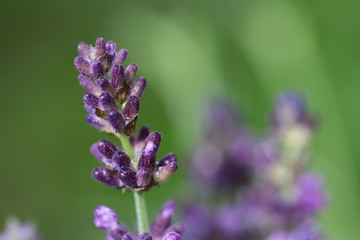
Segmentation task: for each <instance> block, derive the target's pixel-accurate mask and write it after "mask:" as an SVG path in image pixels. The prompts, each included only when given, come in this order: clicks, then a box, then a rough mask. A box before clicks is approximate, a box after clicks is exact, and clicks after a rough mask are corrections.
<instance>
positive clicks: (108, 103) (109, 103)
mask: <svg viewBox="0 0 360 240" xmlns="http://www.w3.org/2000/svg"><path fill="white" fill-rule="evenodd" d="M100 104H101V107H102V108H103V109H104V110H106V111H110V110H111V109H116V108H117V105H116V102H115V99H114V98H113V97H111V96H110V94H108V93H102V94H101V95H100Z"/></svg>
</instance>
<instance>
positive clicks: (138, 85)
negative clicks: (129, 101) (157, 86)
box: [130, 77, 147, 98]
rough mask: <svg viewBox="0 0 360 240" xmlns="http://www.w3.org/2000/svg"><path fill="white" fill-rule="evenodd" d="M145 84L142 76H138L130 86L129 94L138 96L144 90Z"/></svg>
mask: <svg viewBox="0 0 360 240" xmlns="http://www.w3.org/2000/svg"><path fill="white" fill-rule="evenodd" d="M146 84H147V82H146V79H145V78H144V77H139V78H138V79H137V80H136V82H135V83H134V85H133V86H132V88H131V92H130V95H131V96H135V97H138V98H140V97H141V96H142V94H143V93H144V91H145V87H146Z"/></svg>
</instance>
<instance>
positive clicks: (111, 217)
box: [94, 201, 184, 240]
mask: <svg viewBox="0 0 360 240" xmlns="http://www.w3.org/2000/svg"><path fill="white" fill-rule="evenodd" d="M174 212H175V202H174V201H168V202H166V203H165V204H164V206H163V208H162V210H161V211H160V212H159V213H158V215H157V216H156V218H155V221H154V222H153V224H152V225H151V228H150V231H149V232H145V233H142V234H141V235H140V236H138V237H137V236H135V235H133V234H132V233H131V232H130V231H129V230H128V229H127V228H126V226H125V225H124V224H123V223H121V222H119V221H118V216H117V214H116V213H115V212H114V211H113V210H112V209H110V208H108V207H105V206H99V207H97V208H96V209H95V212H94V223H95V225H96V227H98V228H99V229H101V230H106V231H107V238H106V239H107V240H181V239H182V237H181V235H182V234H183V232H184V227H183V226H182V225H181V224H175V225H171V222H172V217H173V215H174Z"/></svg>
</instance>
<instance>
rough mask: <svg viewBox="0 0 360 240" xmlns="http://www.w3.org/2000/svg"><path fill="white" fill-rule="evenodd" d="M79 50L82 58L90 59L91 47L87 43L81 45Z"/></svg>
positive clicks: (78, 47)
mask: <svg viewBox="0 0 360 240" xmlns="http://www.w3.org/2000/svg"><path fill="white" fill-rule="evenodd" d="M77 50H78V52H79V54H80V56H81V57H82V58H84V59H88V58H89V56H88V51H89V45H87V44H86V43H83V42H81V43H79V44H78V46H77Z"/></svg>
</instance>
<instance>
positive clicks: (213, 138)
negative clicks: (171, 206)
mask: <svg viewBox="0 0 360 240" xmlns="http://www.w3.org/2000/svg"><path fill="white" fill-rule="evenodd" d="M271 119H272V121H271V130H272V131H271V134H270V135H266V136H264V137H261V138H259V137H255V136H252V135H251V134H250V133H249V131H244V129H246V127H244V126H243V125H240V124H239V123H238V122H239V119H238V118H237V114H236V113H235V111H234V108H232V107H229V106H228V105H226V104H224V103H223V102H220V103H217V104H214V103H213V104H212V108H211V111H210V114H208V117H207V119H206V120H207V121H206V122H208V125H207V134H206V135H205V136H206V137H205V139H204V140H203V141H202V143H201V145H200V146H199V147H198V148H197V150H196V151H195V154H194V157H193V164H192V166H191V168H190V171H191V172H192V174H193V175H195V176H196V178H195V179H197V180H198V181H199V182H200V183H201V184H202V186H203V188H209V189H211V190H213V191H215V192H214V193H215V194H214V195H215V197H216V193H219V191H222V194H221V197H222V198H221V201H220V202H217V203H214V201H213V200H212V201H209V200H206V201H204V202H203V206H201V208H199V204H201V203H200V202H199V200H197V201H196V205H192V206H191V205H190V206H191V208H190V209H191V211H189V210H188V209H187V210H185V212H184V224H185V226H186V228H187V232H186V234H185V235H184V238H186V239H197V240H202V239H203V240H205V239H206V240H215V239H227V240H232V239H234V240H239V239H240V240H242V239H246V240H253V239H254V240H258V239H259V240H260V239H268V240H319V239H323V238H322V237H320V234H319V232H318V231H315V230H314V229H315V228H314V227H313V225H312V224H311V223H312V221H313V219H314V218H315V217H316V214H317V213H318V212H319V211H320V210H321V209H323V208H324V206H325V205H326V193H325V191H324V186H323V180H322V178H321V176H320V175H319V174H317V173H313V172H310V171H308V170H307V163H308V161H309V154H308V145H309V144H310V141H311V138H312V136H313V133H314V130H315V125H316V124H315V118H314V117H313V116H311V115H310V114H309V113H308V111H307V108H306V103H305V101H304V99H303V97H302V96H301V95H299V94H298V93H295V92H288V93H284V94H282V95H280V96H279V98H278V99H277V101H276V104H275V108H274V111H273V113H272V116H271ZM254 139H256V140H254ZM239 163H240V166H242V167H243V168H238V166H239ZM214 187H215V188H214ZM225 189H226V190H227V191H226V192H225V193H224V191H223V190H225ZM203 193H204V192H203V191H196V192H195V194H197V195H200V197H197V199H206V198H204V197H203V198H201V194H203ZM213 199H214V198H213ZM215 199H216V198H215ZM218 200H219V199H218ZM209 202H210V203H211V204H209ZM215 206H216V207H215ZM210 219H211V220H210ZM195 222H203V223H205V224H195Z"/></svg>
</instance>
